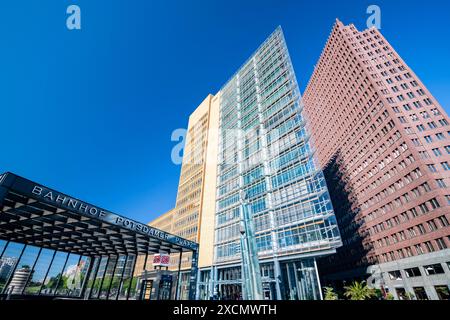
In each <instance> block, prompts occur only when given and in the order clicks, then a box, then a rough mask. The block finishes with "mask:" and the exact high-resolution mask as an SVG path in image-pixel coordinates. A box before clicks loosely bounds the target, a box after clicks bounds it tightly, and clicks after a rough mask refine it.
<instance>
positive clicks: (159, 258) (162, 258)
mask: <svg viewBox="0 0 450 320" xmlns="http://www.w3.org/2000/svg"><path fill="white" fill-rule="evenodd" d="M169 262H170V256H169V255H168V254H162V253H157V254H155V255H154V256H153V266H155V267H168V266H169Z"/></svg>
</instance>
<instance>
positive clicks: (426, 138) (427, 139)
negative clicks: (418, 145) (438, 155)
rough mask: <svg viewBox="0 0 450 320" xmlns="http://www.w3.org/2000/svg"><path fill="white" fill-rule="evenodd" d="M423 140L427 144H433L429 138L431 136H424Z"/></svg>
mask: <svg viewBox="0 0 450 320" xmlns="http://www.w3.org/2000/svg"><path fill="white" fill-rule="evenodd" d="M424 139H425V141H426V142H427V143H432V142H433V138H431V136H425V137H424Z"/></svg>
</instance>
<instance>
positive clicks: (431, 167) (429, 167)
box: [427, 164, 437, 172]
mask: <svg viewBox="0 0 450 320" xmlns="http://www.w3.org/2000/svg"><path fill="white" fill-rule="evenodd" d="M427 167H428V170H430V172H437V170H436V166H435V165H434V164H427Z"/></svg>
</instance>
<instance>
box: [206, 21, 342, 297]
mask: <svg viewBox="0 0 450 320" xmlns="http://www.w3.org/2000/svg"><path fill="white" fill-rule="evenodd" d="M302 110H303V105H302V102H301V97H300V93H299V90H298V85H297V82H296V79H295V74H294V70H293V67H292V64H291V61H290V58H289V54H288V50H287V47H286V44H285V41H284V37H283V34H282V31H281V29H280V28H278V29H277V30H276V31H275V32H274V33H273V34H272V35H271V36H270V37H269V38H268V39H267V40H266V41H265V42H264V43H263V44H262V45H261V47H260V48H259V49H258V50H257V51H256V53H254V54H253V55H252V57H251V58H250V59H249V60H248V61H247V62H246V63H245V64H244V65H243V67H241V68H240V69H239V71H238V72H237V73H236V74H235V75H234V76H233V77H232V78H231V80H229V82H228V83H227V84H226V85H225V86H224V87H223V89H222V90H221V92H220V126H219V128H220V129H219V130H220V132H219V134H220V142H219V162H218V176H217V203H216V226H215V228H216V229H215V243H214V263H215V265H222V264H226V263H236V262H238V261H239V260H240V259H241V247H240V232H239V231H240V220H241V217H242V207H241V205H240V203H239V199H240V197H239V194H240V191H242V190H243V191H245V193H246V196H247V201H248V204H247V205H248V206H249V210H250V213H251V214H252V217H253V224H254V228H255V238H256V239H255V240H256V246H257V251H258V255H259V258H260V260H261V259H268V260H269V261H270V259H271V258H272V257H276V256H280V255H294V254H295V255H301V254H302V253H311V252H317V253H318V254H321V251H322V250H327V249H328V250H329V249H334V248H335V247H337V246H339V245H340V235H339V230H338V227H337V223H336V219H335V216H334V212H333V208H332V205H331V200H330V197H329V194H328V190H327V186H326V184H325V179H324V176H323V173H322V171H321V169H320V167H319V166H318V165H317V162H316V159H315V157H314V149H313V146H312V144H311V141H310V139H309V138H310V136H309V133H308V130H307V129H306V122H305V119H304V117H303V115H302ZM299 263H301V264H302V263H303V262H299ZM305 263H306V262H305ZM238 268H240V267H238ZM277 268H278V267H277ZM221 272H222V271H221V270H219V271H218V278H216V281H219V282H220V281H221V280H220V274H221ZM235 280H236V285H238V284H239V283H240V280H238V278H236V279H235ZM302 281H303V280H302ZM305 281H306V280H305ZM302 283H303V282H302ZM227 285H228V284H227ZM239 286H240V284H239ZM272 286H273V285H272ZM265 287H266V288H267V285H266V286H265ZM268 288H269V291H270V288H271V284H270V283H269V284H268ZM228 289H229V290H228ZM228 289H226V290H228V291H227V293H226V296H230V295H235V296H239V294H238V293H237V292H238V291H239V290H240V289H239V290H237V288H236V287H233V288H228ZM230 290H231V291H230ZM266 291H267V290H266ZM280 291H281V290H280ZM228 293H230V294H228ZM267 295H272V298H273V294H271V293H270V292H269V293H267ZM288 295H289V296H291V294H288ZM292 297H296V298H298V299H300V298H301V296H300V294H299V293H298V292H297V293H296V294H293V295H292ZM308 297H312V296H310V295H309V296H308Z"/></svg>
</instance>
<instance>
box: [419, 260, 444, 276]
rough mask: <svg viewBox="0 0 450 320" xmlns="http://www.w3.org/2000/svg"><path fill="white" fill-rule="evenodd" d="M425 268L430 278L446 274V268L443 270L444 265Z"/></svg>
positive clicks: (438, 264) (432, 265)
mask: <svg viewBox="0 0 450 320" xmlns="http://www.w3.org/2000/svg"><path fill="white" fill-rule="evenodd" d="M423 268H424V269H425V272H426V274H427V275H429V276H432V275H435V274H443V273H444V268H442V265H441V264H440V263H436V264H431V265H428V266H424V267H423Z"/></svg>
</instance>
